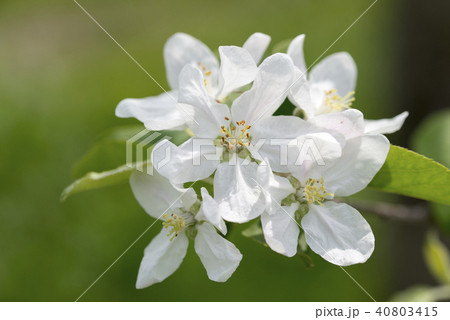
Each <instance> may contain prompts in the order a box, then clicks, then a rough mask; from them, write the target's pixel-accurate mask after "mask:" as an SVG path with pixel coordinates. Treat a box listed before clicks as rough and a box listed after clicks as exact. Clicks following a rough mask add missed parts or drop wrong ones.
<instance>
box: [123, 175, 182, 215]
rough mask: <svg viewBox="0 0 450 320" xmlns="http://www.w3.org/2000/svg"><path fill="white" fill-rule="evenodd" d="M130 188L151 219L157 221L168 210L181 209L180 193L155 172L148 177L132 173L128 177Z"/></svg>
mask: <svg viewBox="0 0 450 320" xmlns="http://www.w3.org/2000/svg"><path fill="white" fill-rule="evenodd" d="M130 186H131V190H132V191H133V194H134V197H135V198H136V200H137V201H138V202H139V204H140V205H141V206H142V208H144V210H145V212H147V213H148V214H149V215H150V216H152V217H153V218H156V219H159V217H161V216H162V215H163V213H164V212H165V211H166V210H167V209H169V208H180V207H182V203H181V201H180V199H179V198H180V195H181V192H180V191H178V190H176V189H175V188H174V187H173V186H172V185H171V184H170V182H169V180H167V179H166V178H164V177H162V176H161V175H159V174H158V173H157V172H153V176H150V175H148V174H146V173H143V172H139V171H134V172H133V173H132V174H131V176H130Z"/></svg>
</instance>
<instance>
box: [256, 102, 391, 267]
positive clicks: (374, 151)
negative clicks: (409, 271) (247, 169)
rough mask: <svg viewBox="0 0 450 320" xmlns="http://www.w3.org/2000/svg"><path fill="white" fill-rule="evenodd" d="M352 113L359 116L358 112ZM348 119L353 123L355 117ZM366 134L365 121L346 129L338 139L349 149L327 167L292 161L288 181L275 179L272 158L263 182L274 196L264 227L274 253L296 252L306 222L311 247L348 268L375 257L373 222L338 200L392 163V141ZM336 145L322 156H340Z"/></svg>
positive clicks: (261, 177) (260, 178)
mask: <svg viewBox="0 0 450 320" xmlns="http://www.w3.org/2000/svg"><path fill="white" fill-rule="evenodd" d="M347 112H350V114H351V115H352V116H355V115H357V114H356V112H358V111H357V110H348V111H347ZM343 114H344V113H343ZM343 119H344V120H343V122H344V121H347V122H348V121H349V119H350V117H347V118H343ZM299 120H301V119H299ZM363 130H364V124H363V122H362V117H361V118H359V119H357V121H356V124H355V125H354V126H353V127H349V128H346V129H345V130H344V129H341V130H340V131H341V134H345V135H346V136H345V139H344V140H342V139H340V138H338V139H337V140H339V141H340V142H339V143H338V145H344V147H343V149H342V154H341V155H340V156H339V157H334V156H333V157H329V158H328V160H327V161H326V163H325V165H319V164H317V162H315V161H306V162H305V163H303V164H302V165H295V164H292V163H290V164H289V165H288V167H289V171H290V173H291V175H290V176H288V177H286V176H278V175H275V174H274V173H273V172H272V169H271V167H270V164H271V163H270V160H267V162H268V163H269V165H267V163H266V165H265V166H263V165H260V167H259V175H258V183H259V185H260V186H261V188H262V189H263V190H264V194H265V196H266V198H269V199H268V200H267V208H266V210H265V212H264V213H263V214H262V215H261V223H262V227H263V232H264V237H265V239H266V242H267V244H268V245H269V246H270V247H271V248H272V249H273V250H274V251H276V252H278V253H281V254H283V255H286V256H293V255H295V254H296V252H297V246H298V236H299V233H300V228H299V226H300V225H299V223H301V228H302V229H303V230H304V232H305V238H306V242H307V243H308V245H309V246H310V248H311V249H312V250H313V251H314V252H316V253H317V254H319V255H321V256H322V257H323V258H324V259H325V260H327V261H329V262H331V263H334V264H337V265H340V266H347V265H351V264H356V263H363V262H365V261H366V260H367V259H368V258H369V257H370V255H371V254H372V252H373V249H374V243H375V240H374V236H373V233H372V231H371V229H370V226H369V224H368V223H367V222H366V221H365V219H364V218H363V217H362V216H361V214H360V213H359V212H358V211H357V210H356V209H354V208H353V207H351V206H349V205H347V204H345V203H337V202H334V201H332V200H333V199H334V197H345V196H350V195H352V194H354V193H356V192H358V191H361V190H362V189H364V188H365V187H366V186H367V185H368V184H369V182H370V181H371V180H372V178H373V177H374V176H375V174H376V173H377V172H378V170H379V169H380V168H381V166H382V165H383V163H384V161H385V159H386V156H387V154H388V151H389V146H390V145H389V141H388V140H387V139H386V137H384V136H383V135H381V134H364V131H363ZM358 131H359V132H358ZM336 134H337V135H340V133H336ZM330 143H331V145H330V147H329V148H321V149H320V150H321V152H324V153H325V154H327V153H330V152H331V153H335V152H336V151H333V149H335V148H336V142H330ZM294 147H295V146H294Z"/></svg>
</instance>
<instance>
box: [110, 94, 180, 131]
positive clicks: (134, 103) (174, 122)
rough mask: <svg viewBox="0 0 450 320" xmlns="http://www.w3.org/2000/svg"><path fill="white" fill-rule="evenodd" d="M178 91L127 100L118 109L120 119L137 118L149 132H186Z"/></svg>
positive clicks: (117, 113) (117, 114)
mask: <svg viewBox="0 0 450 320" xmlns="http://www.w3.org/2000/svg"><path fill="white" fill-rule="evenodd" d="M177 99H178V92H177V91H169V92H167V93H162V94H160V95H159V96H155V97H147V98H142V99H125V100H122V101H120V103H119V104H118V105H117V108H116V116H117V117H119V118H136V119H138V120H139V121H141V122H142V123H143V124H144V125H145V127H146V128H147V129H149V130H156V131H157V130H169V129H172V130H184V129H185V128H186V126H185V125H184V123H185V119H184V118H185V117H183V116H182V115H181V114H180V112H179V111H178V110H177V107H176V106H177Z"/></svg>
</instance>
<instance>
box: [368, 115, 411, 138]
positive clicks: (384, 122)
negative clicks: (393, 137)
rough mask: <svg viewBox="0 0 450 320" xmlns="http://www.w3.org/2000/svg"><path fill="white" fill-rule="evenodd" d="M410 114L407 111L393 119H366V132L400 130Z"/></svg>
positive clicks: (392, 131) (386, 132)
mask: <svg viewBox="0 0 450 320" xmlns="http://www.w3.org/2000/svg"><path fill="white" fill-rule="evenodd" d="M408 115H409V113H408V112H407V111H405V112H402V113H400V114H399V115H397V116H395V117H393V118H391V119H380V120H366V121H364V124H365V126H366V127H365V132H366V133H381V134H388V133H394V132H396V131H398V130H400V128H401V127H402V126H403V123H404V122H405V119H406V118H407V117H408Z"/></svg>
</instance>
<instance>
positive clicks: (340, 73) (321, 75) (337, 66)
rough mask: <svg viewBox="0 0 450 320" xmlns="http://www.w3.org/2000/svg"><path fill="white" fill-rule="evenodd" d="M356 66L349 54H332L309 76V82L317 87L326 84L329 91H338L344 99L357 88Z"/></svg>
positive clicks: (312, 70)
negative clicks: (333, 89)
mask: <svg viewBox="0 0 450 320" xmlns="http://www.w3.org/2000/svg"><path fill="white" fill-rule="evenodd" d="M356 74H357V71H356V64H355V62H354V61H353V58H352V57H351V56H350V55H349V54H348V53H347V52H338V53H335V54H332V55H330V56H328V57H326V58H325V59H323V60H322V61H320V62H319V63H318V64H317V65H315V66H314V67H313V68H312V69H311V72H310V74H309V81H310V82H311V83H314V84H316V85H320V84H323V85H324V84H326V87H328V88H329V89H332V88H335V89H337V92H338V94H339V95H340V96H341V97H343V96H345V95H346V94H347V93H349V92H350V91H354V90H355V87H356Z"/></svg>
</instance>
